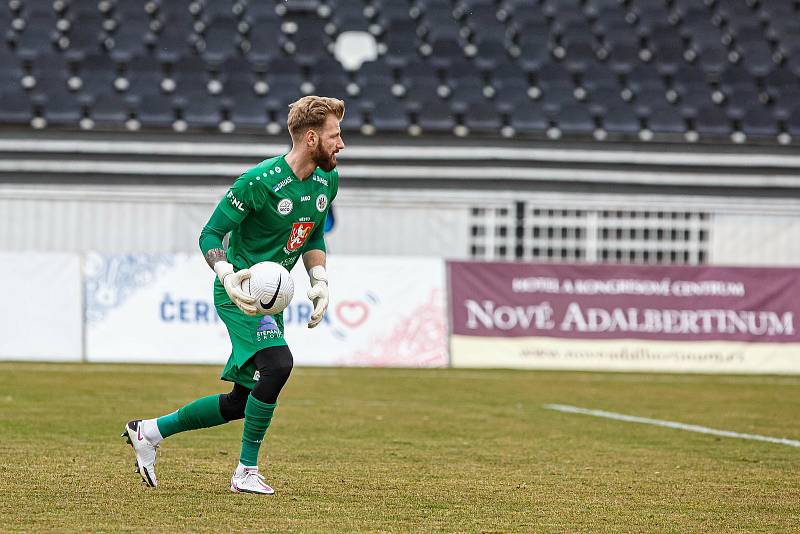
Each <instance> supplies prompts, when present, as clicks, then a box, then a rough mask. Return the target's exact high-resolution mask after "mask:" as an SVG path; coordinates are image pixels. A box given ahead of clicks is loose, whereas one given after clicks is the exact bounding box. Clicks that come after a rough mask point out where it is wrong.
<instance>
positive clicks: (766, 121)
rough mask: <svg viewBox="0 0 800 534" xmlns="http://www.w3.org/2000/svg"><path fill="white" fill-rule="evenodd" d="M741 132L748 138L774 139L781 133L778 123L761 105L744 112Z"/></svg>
mask: <svg viewBox="0 0 800 534" xmlns="http://www.w3.org/2000/svg"><path fill="white" fill-rule="evenodd" d="M741 130H742V132H743V133H744V134H745V135H746V136H747V137H748V138H759V137H765V138H774V137H775V136H777V135H778V133H780V130H779V128H778V122H777V121H776V120H775V119H774V118H773V117H772V116H771V115H770V114H769V113H765V112H764V110H763V109H762V107H761V106H759V105H756V106H752V107H750V108H748V109H746V110H744V112H743V113H742V115H741Z"/></svg>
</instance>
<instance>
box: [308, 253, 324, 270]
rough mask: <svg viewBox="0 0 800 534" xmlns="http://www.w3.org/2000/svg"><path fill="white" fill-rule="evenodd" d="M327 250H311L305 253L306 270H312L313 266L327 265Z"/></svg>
mask: <svg viewBox="0 0 800 534" xmlns="http://www.w3.org/2000/svg"><path fill="white" fill-rule="evenodd" d="M325 258H326V256H325V251H324V250H318V249H314V250H309V251H308V252H306V253H305V254H303V265H305V267H306V272H308V271H310V270H311V268H312V267H316V266H317V265H321V266H322V267H325Z"/></svg>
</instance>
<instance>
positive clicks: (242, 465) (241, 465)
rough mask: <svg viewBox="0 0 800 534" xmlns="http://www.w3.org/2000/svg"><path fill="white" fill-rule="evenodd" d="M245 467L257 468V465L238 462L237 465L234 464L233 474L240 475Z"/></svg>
mask: <svg viewBox="0 0 800 534" xmlns="http://www.w3.org/2000/svg"><path fill="white" fill-rule="evenodd" d="M245 469H250V470H253V469H258V466H257V465H253V466H250V465H244V464H243V463H242V462H239V465H237V466H236V472H235V473H234V475H241V474H242V473H244V470H245Z"/></svg>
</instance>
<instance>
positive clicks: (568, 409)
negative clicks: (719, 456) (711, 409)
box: [543, 404, 800, 448]
mask: <svg viewBox="0 0 800 534" xmlns="http://www.w3.org/2000/svg"><path fill="white" fill-rule="evenodd" d="M543 408H546V409H548V410H555V411H557V412H564V413H578V414H583V415H592V416H594V417H605V418H606V419H616V420H617V421H627V422H628V423H641V424H644V425H655V426H663V427H667V428H675V429H678V430H686V431H687V432H697V433H699V434H711V435H713V436H723V437H726V438H739V439H750V440H754V441H766V442H767V443H779V444H781V445H789V446H790V447H798V448H800V441H798V440H794V439H786V438H773V437H772V436H761V435H759V434H742V433H740V432H733V431H731V430H717V429H715V428H709V427H707V426H700V425H687V424H685V423H678V422H676V421H665V420H663V419H651V418H649V417H638V416H636V415H625V414H622V413H616V412H606V411H604V410H590V409H588V408H579V407H577V406H570V405H569V404H545V405H544V406H543Z"/></svg>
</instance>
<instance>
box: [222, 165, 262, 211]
mask: <svg viewBox="0 0 800 534" xmlns="http://www.w3.org/2000/svg"><path fill="white" fill-rule="evenodd" d="M258 176H259V174H258V169H257V168H253V169H250V170H248V171H247V172H245V173H244V174H242V175H241V176H240V177H239V178H238V179H237V180H236V181H235V182H234V183H233V185H232V186H231V188H230V189H228V192H227V193H225V198H224V199H223V200H224V202H222V203H221V204H220V205H221V207H222V211H223V212H224V213H225V215H227V216H228V217H230V218H231V219H232V220H233V221H235V222H237V223H238V222H242V221H243V220H244V218H245V217H247V215H248V214H249V213H250V212H251V211H259V210H260V209H261V208H262V207H264V204H265V202H266V199H267V194H266V187H265V186H264V184H262V183H261V182H260V180H259V178H258Z"/></svg>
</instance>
